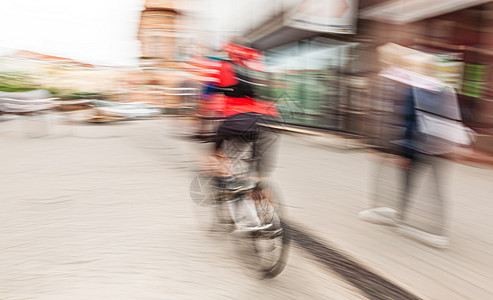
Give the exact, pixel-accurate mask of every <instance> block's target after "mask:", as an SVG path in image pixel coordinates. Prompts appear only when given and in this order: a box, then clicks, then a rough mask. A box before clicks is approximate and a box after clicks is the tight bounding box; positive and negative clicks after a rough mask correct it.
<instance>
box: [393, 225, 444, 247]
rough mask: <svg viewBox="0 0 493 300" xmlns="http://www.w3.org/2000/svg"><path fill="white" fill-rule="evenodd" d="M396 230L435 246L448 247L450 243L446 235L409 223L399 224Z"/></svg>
mask: <svg viewBox="0 0 493 300" xmlns="http://www.w3.org/2000/svg"><path fill="white" fill-rule="evenodd" d="M396 230H397V232H399V233H400V234H403V235H405V236H407V237H409V238H412V239H415V240H417V241H419V242H421V243H424V244H426V245H428V246H432V247H435V248H447V247H449V245H450V240H449V239H448V238H447V237H446V236H443V235H436V234H432V233H429V232H426V231H423V230H420V229H417V228H415V227H412V226H409V225H405V224H398V225H397V229H396Z"/></svg>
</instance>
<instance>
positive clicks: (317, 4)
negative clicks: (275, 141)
mask: <svg viewBox="0 0 493 300" xmlns="http://www.w3.org/2000/svg"><path fill="white" fill-rule="evenodd" d="M281 2H282V5H277V6H274V7H273V8H272V11H271V12H270V17H269V18H267V19H264V20H262V21H261V22H258V23H257V24H256V26H253V27H252V28H251V29H250V30H248V31H247V32H245V33H244V35H243V36H244V37H245V38H246V39H248V40H250V41H251V42H252V45H253V47H254V48H257V49H260V50H262V51H263V52H264V55H265V63H266V65H267V73H266V74H263V75H262V74H258V76H259V77H260V76H263V77H267V78H266V80H267V81H269V82H270V83H271V84H269V86H271V88H263V89H259V94H260V95H261V96H262V97H264V98H265V99H266V100H272V101H276V102H277V103H278V105H279V108H280V110H281V113H282V115H283V119H284V121H285V122H287V123H292V124H296V125H302V126H309V127H318V128H323V129H330V130H339V131H345V132H348V133H356V134H363V131H364V129H365V128H366V127H367V126H366V125H365V122H366V121H365V118H366V114H367V111H368V109H367V107H368V105H369V104H368V101H369V94H368V91H369V90H368V84H369V83H368V80H367V77H366V76H365V72H367V70H366V69H365V66H364V64H363V63H362V62H361V63H359V62H358V59H359V56H360V54H361V53H363V51H362V49H364V48H365V47H366V45H367V41H365V40H364V39H361V38H360V37H359V36H358V35H357V16H358V10H359V3H358V1H357V0H331V1H316V0H303V1H281ZM254 76H255V75H254Z"/></svg>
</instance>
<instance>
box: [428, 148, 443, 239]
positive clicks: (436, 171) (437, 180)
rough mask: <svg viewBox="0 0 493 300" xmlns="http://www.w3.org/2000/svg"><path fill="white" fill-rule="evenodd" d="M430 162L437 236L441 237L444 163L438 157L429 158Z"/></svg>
mask: <svg viewBox="0 0 493 300" xmlns="http://www.w3.org/2000/svg"><path fill="white" fill-rule="evenodd" d="M429 160H430V165H431V167H432V168H433V172H432V174H433V181H434V185H433V188H434V190H435V195H436V197H434V198H435V199H436V200H435V201H436V202H437V214H436V217H437V218H438V226H439V228H438V231H439V232H437V233H438V234H440V235H443V234H444V231H445V215H446V213H445V210H446V207H445V199H444V193H443V191H442V188H443V176H444V172H443V168H444V161H443V160H442V159H441V158H439V157H429Z"/></svg>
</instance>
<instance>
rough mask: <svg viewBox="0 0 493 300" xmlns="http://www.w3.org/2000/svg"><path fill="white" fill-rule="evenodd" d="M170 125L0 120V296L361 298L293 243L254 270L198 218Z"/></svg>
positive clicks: (182, 152)
mask: <svg viewBox="0 0 493 300" xmlns="http://www.w3.org/2000/svg"><path fill="white" fill-rule="evenodd" d="M173 124H174V123H173V121H172V120H169V119H165V120H153V121H135V122H128V123H118V124H106V125H64V124H61V123H60V122H59V120H51V124H50V126H49V127H48V130H49V131H46V129H45V128H44V127H43V126H44V125H45V123H44V121H43V120H42V119H41V120H36V119H34V120H29V119H22V118H21V119H14V120H9V121H5V122H0V141H1V143H2V147H1V148H0V156H1V157H2V168H1V170H0V182H1V186H2V192H1V194H0V195H1V200H2V209H1V210H0V241H1V242H0V251H1V253H2V256H1V258H0V270H1V272H0V299H5V300H7V299H118V300H121V299H364V296H363V295H362V294H361V292H360V291H359V290H357V289H356V288H354V287H353V286H351V285H350V284H348V283H347V282H346V281H344V279H342V278H340V277H339V276H338V275H337V274H334V273H331V272H330V271H328V270H327V269H326V268H323V267H322V266H320V265H319V263H317V262H315V261H314V260H312V258H311V257H310V256H308V255H307V254H306V253H305V252H304V251H302V250H301V249H299V248H297V247H294V244H293V247H292V248H291V252H290V256H289V261H288V266H287V268H286V269H285V271H284V272H283V273H282V274H281V275H280V276H279V277H278V278H275V279H273V280H264V281H262V280H258V279H256V278H255V277H254V276H253V274H251V272H250V271H249V270H248V268H246V266H245V264H244V262H243V260H242V259H241V257H240V256H239V255H238V253H237V252H236V250H235V249H236V248H235V247H234V243H233V241H232V239H231V238H229V237H228V236H227V235H226V236H221V235H218V234H211V233H210V232H208V231H207V228H204V226H203V223H201V222H200V220H201V217H203V215H202V216H200V214H203V213H204V212H203V211H202V210H201V208H200V207H198V206H197V205H196V204H195V203H193V201H191V199H190V196H189V186H190V182H191V180H192V178H193V174H194V173H193V172H192V169H193V167H194V159H195V154H196V153H197V152H196V151H197V150H196V149H195V146H194V145H196V143H192V142H186V141H183V140H179V139H176V138H174V137H173V136H172V134H170V133H172V131H173V129H175V128H174V127H173ZM45 133H48V135H44V134H45ZM31 136H39V137H31ZM202 147H204V145H202ZM296 185H297V186H298V188H299V189H300V190H302V189H303V182H298V183H297V184H296ZM308 200H309V199H306V201H308Z"/></svg>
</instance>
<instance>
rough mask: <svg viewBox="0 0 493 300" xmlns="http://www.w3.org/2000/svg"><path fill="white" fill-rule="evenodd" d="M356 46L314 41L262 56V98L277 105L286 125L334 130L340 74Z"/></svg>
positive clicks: (340, 93) (305, 41) (338, 107)
mask: <svg viewBox="0 0 493 300" xmlns="http://www.w3.org/2000/svg"><path fill="white" fill-rule="evenodd" d="M355 45H356V44H355V43H347V42H340V41H335V40H331V39H327V38H315V39H309V40H303V41H298V42H296V43H293V44H289V45H287V46H283V47H279V48H275V49H271V50H269V51H267V52H266V53H265V63H266V69H267V74H266V75H265V76H264V77H267V82H268V83H267V86H266V87H257V88H256V91H257V93H258V94H259V95H260V97H261V98H264V99H265V100H270V101H276V102H277V104H278V107H279V110H280V111H281V115H282V118H283V120H284V121H285V122H287V123H293V124H299V125H306V126H317V127H324V128H330V129H335V128H336V127H337V126H338V116H339V115H340V113H339V109H340V106H341V105H340V104H341V101H342V100H341V97H342V96H343V95H344V93H343V92H342V89H343V88H344V87H343V86H344V85H343V84H342V83H341V71H342V70H344V69H345V67H346V65H347V63H348V61H349V50H350V48H351V47H353V46H355Z"/></svg>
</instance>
